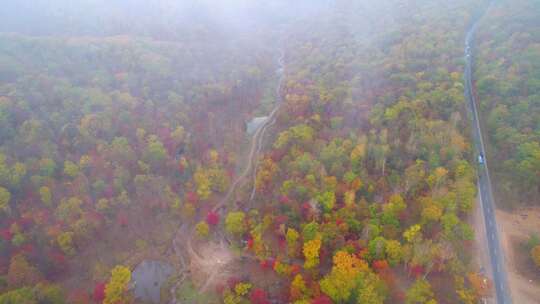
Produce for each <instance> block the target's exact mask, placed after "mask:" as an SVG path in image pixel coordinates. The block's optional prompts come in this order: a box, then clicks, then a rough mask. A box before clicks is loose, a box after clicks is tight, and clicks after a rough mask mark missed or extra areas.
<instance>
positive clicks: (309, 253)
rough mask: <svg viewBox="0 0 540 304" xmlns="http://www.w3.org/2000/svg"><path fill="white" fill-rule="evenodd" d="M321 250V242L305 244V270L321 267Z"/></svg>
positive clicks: (315, 240)
mask: <svg viewBox="0 0 540 304" xmlns="http://www.w3.org/2000/svg"><path fill="white" fill-rule="evenodd" d="M320 249H321V240H320V239H318V238H317V239H314V240H311V241H308V242H306V243H304V248H303V253H304V257H305V259H306V260H305V262H304V268H306V269H312V268H315V267H317V266H318V265H319V251H320Z"/></svg>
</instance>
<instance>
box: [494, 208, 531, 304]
mask: <svg viewBox="0 0 540 304" xmlns="http://www.w3.org/2000/svg"><path fill="white" fill-rule="evenodd" d="M495 214H496V217H497V223H498V224H499V227H500V232H501V246H502V247H503V250H504V252H505V256H506V260H505V262H506V269H507V271H508V284H509V285H510V289H511V295H512V300H513V303H519V304H527V303H540V271H539V270H538V268H537V267H536V266H535V265H533V262H532V260H531V258H530V257H529V252H528V250H527V249H526V248H525V246H524V244H525V242H526V241H527V240H528V238H529V237H530V235H531V234H535V233H536V234H538V233H540V208H538V207H536V208H532V207H530V208H521V209H517V210H515V211H513V212H506V211H502V210H496V212H495Z"/></svg>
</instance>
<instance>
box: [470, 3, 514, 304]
mask: <svg viewBox="0 0 540 304" xmlns="http://www.w3.org/2000/svg"><path fill="white" fill-rule="evenodd" d="M488 9H489V8H488ZM480 19H481V16H479V17H478V18H477V19H476V21H475V22H474V23H473V25H472V26H471V27H470V29H469V31H468V32H467V36H466V38H465V98H466V99H467V101H468V102H469V106H470V109H471V111H472V114H473V115H472V119H473V137H474V141H475V147H476V151H477V152H478V154H481V155H483V156H484V161H483V164H478V165H479V167H478V192H479V193H480V201H481V203H482V210H483V213H484V220H485V224H486V234H487V235H486V237H487V241H488V248H489V256H490V258H491V266H492V268H493V284H494V288H495V294H496V301H497V303H498V304H510V303H512V300H511V298H510V293H509V288H508V280H507V275H506V270H505V264H504V256H503V251H502V250H501V246H500V243H499V234H498V231H497V222H496V220H495V212H494V211H495V204H494V201H493V192H492V190H491V180H490V178H489V170H488V166H487V161H488V160H487V158H486V157H485V155H486V152H485V147H484V140H483V138H482V130H481V128H480V122H479V118H478V110H477V107H476V105H477V103H476V98H475V96H474V94H473V93H472V92H473V90H472V88H473V85H472V66H473V62H472V56H473V49H472V47H473V39H474V34H475V31H476V28H477V25H478V22H479V21H480ZM477 161H478V160H477Z"/></svg>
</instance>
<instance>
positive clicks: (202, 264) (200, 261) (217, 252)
mask: <svg viewBox="0 0 540 304" xmlns="http://www.w3.org/2000/svg"><path fill="white" fill-rule="evenodd" d="M283 58H284V52H283V50H280V51H279V57H278V65H279V67H278V69H277V71H276V72H277V74H278V75H279V80H278V85H277V87H276V95H277V98H278V101H277V102H276V105H275V107H274V109H273V110H272V111H271V112H270V114H269V115H268V119H267V120H266V121H265V122H264V123H263V124H262V125H261V126H260V127H259V128H258V129H257V130H256V132H255V133H254V134H253V137H252V139H251V144H250V149H249V154H248V157H247V164H246V167H245V169H244V171H242V173H241V174H240V175H239V176H238V177H237V178H236V179H235V180H234V182H233V183H232V184H231V186H230V187H229V190H228V191H227V193H226V194H225V196H224V197H223V198H222V199H221V200H220V201H219V202H218V203H217V204H216V205H215V206H214V207H213V208H212V211H213V212H220V213H221V214H222V216H223V215H224V213H225V211H226V210H227V206H226V204H227V202H228V201H229V200H230V198H231V196H232V195H233V194H234V192H235V191H236V190H237V189H238V186H239V185H241V183H242V182H244V180H245V179H246V178H247V177H248V176H249V174H250V172H253V182H254V183H253V189H252V192H251V193H252V194H251V199H252V198H253V196H254V194H255V177H256V169H257V167H256V166H255V168H254V166H253V165H254V163H256V160H257V159H258V156H259V154H260V152H261V150H262V144H263V137H264V134H265V133H266V130H267V129H268V128H269V127H270V126H271V125H273V124H274V123H275V121H276V114H277V112H278V110H279V108H280V107H281V102H280V101H281V100H280V98H279V94H280V91H281V86H282V82H283V78H284V73H283V72H284V69H285V68H284V60H283ZM251 199H250V201H251ZM194 235H195V229H194V228H191V229H189V227H188V225H187V224H183V225H181V226H180V228H179V229H178V231H177V232H176V235H175V237H174V239H173V241H172V247H173V249H174V253H175V255H176V256H178V257H179V259H180V262H181V268H182V270H181V271H180V273H179V277H180V280H179V281H177V282H176V284H174V285H173V286H172V287H171V289H170V293H171V301H170V304H177V303H178V300H177V298H176V291H177V289H178V288H179V287H180V286H181V284H182V283H183V281H184V279H185V278H186V277H187V276H188V273H189V270H188V268H189V266H188V265H187V264H186V262H185V259H184V256H183V252H182V250H181V248H180V246H179V244H180V243H184V244H185V246H186V249H185V251H187V255H188V257H189V259H190V263H191V264H193V265H195V267H197V268H199V269H201V271H202V272H203V273H205V274H206V280H205V281H204V282H203V284H202V287H201V288H200V292H204V291H205V290H206V289H207V288H208V287H209V286H210V285H211V284H212V283H213V281H215V280H216V279H217V278H219V277H221V276H222V275H224V274H225V270H224V268H225V267H226V265H227V264H228V263H229V262H231V261H232V260H233V259H234V257H233V256H232V253H231V252H230V250H229V249H228V246H227V245H226V243H225V240H224V237H223V236H220V240H219V241H218V243H217V244H216V243H210V244H209V246H206V247H205V248H203V252H202V255H201V254H199V253H197V252H196V251H195V249H194V248H193V245H192V241H193V237H194ZM186 236H188V237H187V238H186ZM245 257H246V258H250V256H248V255H246V256H245Z"/></svg>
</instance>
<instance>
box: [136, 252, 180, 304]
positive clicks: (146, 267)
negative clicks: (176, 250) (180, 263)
mask: <svg viewBox="0 0 540 304" xmlns="http://www.w3.org/2000/svg"><path fill="white" fill-rule="evenodd" d="M173 272H174V268H173V267H172V266H171V265H170V264H168V263H165V262H160V261H153V260H144V261H142V262H141V263H140V264H139V265H137V267H135V270H133V273H132V275H131V281H132V283H133V292H134V294H135V298H137V299H139V300H141V301H143V302H145V303H155V304H159V301H160V299H159V297H160V289H161V286H163V284H164V283H165V281H167V279H168V278H169V277H170V276H171V275H172V274H173Z"/></svg>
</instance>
